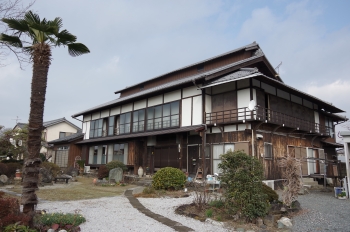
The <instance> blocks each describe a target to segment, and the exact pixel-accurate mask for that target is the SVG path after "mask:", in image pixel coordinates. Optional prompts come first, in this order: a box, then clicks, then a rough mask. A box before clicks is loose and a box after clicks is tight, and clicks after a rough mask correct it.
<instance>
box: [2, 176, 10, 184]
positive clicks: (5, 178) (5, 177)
mask: <svg viewBox="0 0 350 232" xmlns="http://www.w3.org/2000/svg"><path fill="white" fill-rule="evenodd" d="M8 180H9V178H8V177H7V176H6V175H1V176H0V182H1V183H2V184H6V183H7V181H8Z"/></svg>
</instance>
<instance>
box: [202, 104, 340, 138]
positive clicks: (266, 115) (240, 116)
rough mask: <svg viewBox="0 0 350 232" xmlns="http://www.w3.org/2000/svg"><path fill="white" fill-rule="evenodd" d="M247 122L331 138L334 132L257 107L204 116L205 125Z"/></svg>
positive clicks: (325, 127) (319, 125)
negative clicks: (263, 123) (261, 123)
mask: <svg viewBox="0 0 350 232" xmlns="http://www.w3.org/2000/svg"><path fill="white" fill-rule="evenodd" d="M248 121H260V122H265V123H270V124H275V125H279V126H283V127H288V128H294V129H295V130H300V131H305V132H307V133H316V134H320V135H328V136H331V137H333V132H334V131H333V128H332V127H328V126H325V125H322V124H320V123H315V122H314V121H308V120H305V119H302V118H297V117H293V116H291V115H288V114H285V113H282V112H278V111H274V110H271V109H267V108H263V107H259V106H257V107H255V109H254V110H252V111H250V110H249V109H248V108H246V107H244V108H237V109H232V110H224V111H217V112H212V113H206V114H205V123H206V124H209V125H214V124H232V123H242V122H243V123H245V122H248Z"/></svg>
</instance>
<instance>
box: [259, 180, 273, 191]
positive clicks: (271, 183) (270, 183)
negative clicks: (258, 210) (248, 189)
mask: <svg viewBox="0 0 350 232" xmlns="http://www.w3.org/2000/svg"><path fill="white" fill-rule="evenodd" d="M262 182H263V183H264V184H266V185H267V186H269V187H270V188H272V189H273V190H275V181H274V180H263V181H262Z"/></svg>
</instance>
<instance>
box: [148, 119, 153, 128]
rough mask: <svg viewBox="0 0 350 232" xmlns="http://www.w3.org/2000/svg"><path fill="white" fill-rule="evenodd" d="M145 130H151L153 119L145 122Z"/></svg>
mask: <svg viewBox="0 0 350 232" xmlns="http://www.w3.org/2000/svg"><path fill="white" fill-rule="evenodd" d="M147 130H153V119H151V120H147Z"/></svg>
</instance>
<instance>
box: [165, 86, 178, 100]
mask: <svg viewBox="0 0 350 232" xmlns="http://www.w3.org/2000/svg"><path fill="white" fill-rule="evenodd" d="M180 99H181V89H179V90H175V91H173V92H170V93H165V94H164V103H167V102H172V101H176V100H180Z"/></svg>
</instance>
